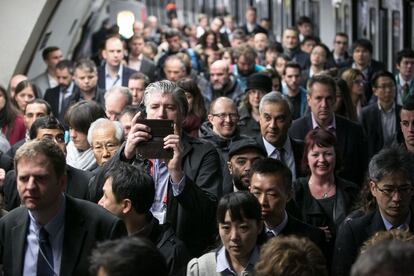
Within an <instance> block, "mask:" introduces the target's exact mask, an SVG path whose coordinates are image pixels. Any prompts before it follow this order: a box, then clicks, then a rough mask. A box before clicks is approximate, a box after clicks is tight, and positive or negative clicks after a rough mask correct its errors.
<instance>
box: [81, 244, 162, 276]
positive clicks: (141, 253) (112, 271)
mask: <svg viewBox="0 0 414 276" xmlns="http://www.w3.org/2000/svg"><path fill="white" fill-rule="evenodd" d="M90 260H91V266H90V268H89V271H90V272H91V275H97V272H98V270H99V269H100V268H102V269H104V270H105V272H106V273H107V275H108V276H134V275H147V276H150V275H154V276H155V275H156V276H167V275H168V268H167V263H166V261H165V258H164V256H163V255H162V254H161V252H160V251H159V250H158V249H157V248H156V247H155V245H154V244H153V243H152V242H150V241H149V240H147V239H146V238H138V237H126V238H122V239H118V240H110V241H104V242H102V243H99V244H98V246H97V247H96V248H95V249H94V250H93V251H92V255H91V258H90Z"/></svg>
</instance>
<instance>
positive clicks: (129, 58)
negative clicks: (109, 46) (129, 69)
mask: <svg viewBox="0 0 414 276" xmlns="http://www.w3.org/2000/svg"><path fill="white" fill-rule="evenodd" d="M142 57H143V55H142V53H141V54H139V55H138V57H136V58H135V57H133V56H128V60H132V61H142Z"/></svg>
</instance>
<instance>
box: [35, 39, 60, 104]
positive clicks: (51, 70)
mask: <svg viewBox="0 0 414 276" xmlns="http://www.w3.org/2000/svg"><path fill="white" fill-rule="evenodd" d="M42 57H43V61H44V62H45V63H46V65H47V69H46V71H45V72H43V73H42V74H40V75H38V76H37V77H35V78H33V80H32V82H33V83H34V84H35V85H36V86H37V87H38V88H39V89H40V93H41V96H42V98H43V96H44V95H45V92H46V90H47V89H49V88H54V87H56V86H57V85H58V81H57V78H56V74H55V67H56V65H57V64H58V63H59V61H61V60H62V59H63V54H62V51H61V50H60V49H59V47H56V46H51V47H47V48H45V49H44V50H43V52H42Z"/></svg>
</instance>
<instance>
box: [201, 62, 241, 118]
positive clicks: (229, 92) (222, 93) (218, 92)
mask: <svg viewBox="0 0 414 276" xmlns="http://www.w3.org/2000/svg"><path fill="white" fill-rule="evenodd" d="M202 93H203V97H204V104H205V106H206V109H207V110H209V109H210V104H211V102H212V101H213V100H214V99H216V98H218V97H227V98H230V99H232V100H233V102H234V103H235V104H236V105H238V104H239V102H240V99H241V96H242V94H243V90H242V88H241V86H240V83H239V81H238V80H237V79H236V78H235V77H234V76H233V75H232V74H231V73H230V70H229V65H228V63H227V61H225V60H223V59H220V60H216V61H215V62H213V63H212V64H211V66H210V85H209V86H208V88H207V89H205V90H204V91H202Z"/></svg>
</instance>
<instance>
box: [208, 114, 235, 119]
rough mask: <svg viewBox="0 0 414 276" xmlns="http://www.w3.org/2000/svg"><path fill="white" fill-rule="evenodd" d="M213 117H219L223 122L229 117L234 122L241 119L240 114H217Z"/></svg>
mask: <svg viewBox="0 0 414 276" xmlns="http://www.w3.org/2000/svg"><path fill="white" fill-rule="evenodd" d="M211 115H212V116H215V117H218V118H219V119H220V120H222V121H223V120H225V119H226V118H227V117H229V118H230V120H232V121H234V120H237V119H238V118H239V114H237V113H216V114H211Z"/></svg>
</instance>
